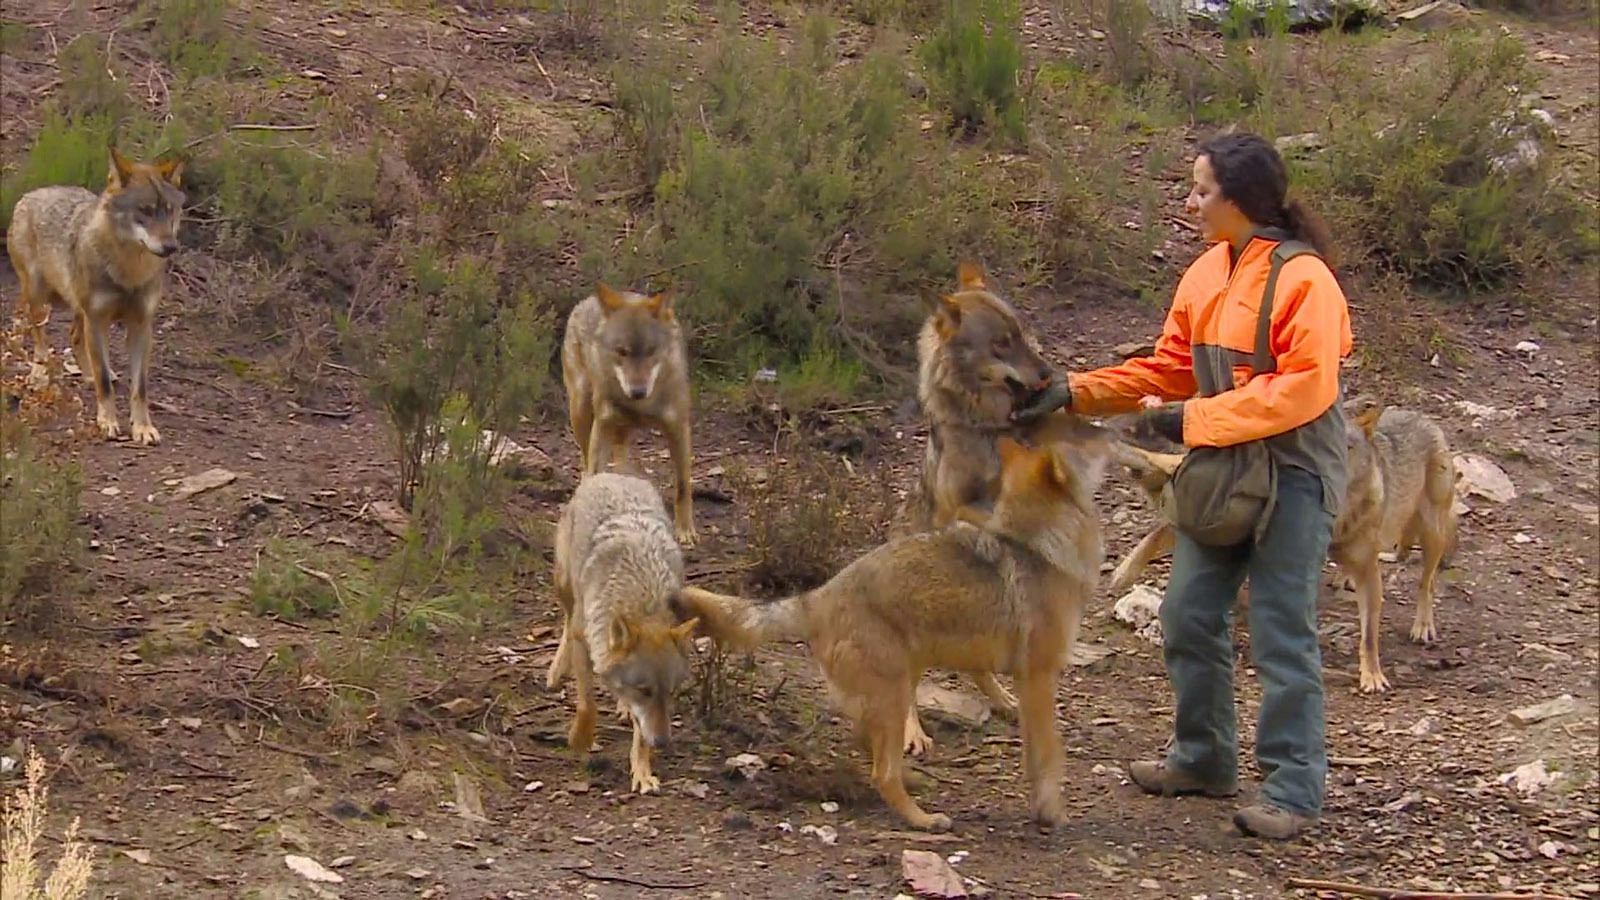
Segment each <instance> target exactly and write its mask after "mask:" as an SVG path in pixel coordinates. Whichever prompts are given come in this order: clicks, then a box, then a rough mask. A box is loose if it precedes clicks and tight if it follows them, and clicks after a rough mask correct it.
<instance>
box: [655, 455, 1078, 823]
mask: <svg viewBox="0 0 1600 900" xmlns="http://www.w3.org/2000/svg"><path fill="white" fill-rule="evenodd" d="M996 452H997V453H999V455H1000V458H1001V466H1002V476H1001V486H1000V490H999V497H998V499H997V501H996V502H995V504H994V507H993V510H992V512H991V511H987V510H981V509H977V508H975V507H967V508H964V509H962V510H959V511H958V512H957V514H956V517H955V518H956V522H955V523H954V524H952V525H950V526H947V527H945V528H943V529H940V530H938V531H930V532H923V533H920V534H914V535H909V536H903V537H899V538H895V539H894V540H891V541H889V542H888V543H886V544H883V545H881V546H879V547H878V548H877V549H875V550H872V551H869V552H868V553H866V554H865V555H863V556H861V557H860V558H858V559H856V560H855V561H854V562H852V563H850V564H849V565H848V566H846V567H845V568H844V569H842V570H840V572H839V573H838V574H837V575H835V576H834V577H833V578H831V579H829V581H828V582H827V583H826V584H824V585H822V586H821V587H819V588H817V589H815V590H812V591H808V592H806V593H804V594H800V595H798V596H794V597H789V598H787V599H783V600H778V601H776V602H762V601H752V600H747V599H743V598H740V597H731V596H727V595H723V594H714V593H711V592H709V591H704V590H700V589H698V588H693V587H688V588H684V589H683V590H682V591H680V592H679V593H678V595H677V597H676V599H675V601H674V605H675V606H676V608H677V611H678V614H679V615H681V616H694V617H696V618H698V619H699V620H700V622H701V623H703V625H704V626H705V630H706V631H707V632H708V633H709V634H711V636H712V637H713V638H715V639H716V640H718V641H720V642H723V643H725V644H727V645H729V646H731V647H735V648H743V649H748V648H751V647H754V646H757V645H760V644H763V643H767V642H771V641H805V642H806V643H807V644H808V645H809V646H810V650H811V657H812V658H813V659H815V660H816V661H817V665H818V666H820V667H821V668H822V672H823V675H824V676H825V677H826V679H827V682H828V688H829V691H830V693H831V694H832V696H833V698H834V700H835V702H836V703H837V704H838V705H839V707H840V709H841V710H842V711H843V712H844V714H845V715H847V716H849V717H850V719H851V720H852V721H853V722H854V723H855V726H856V729H857V734H858V736H859V737H860V738H861V739H862V741H863V743H864V744H865V745H866V747H867V748H868V749H869V750H870V752H871V754H872V783H873V786H874V787H876V788H877V790H878V793H879V794H880V795H881V796H882V797H883V799H884V801H885V802H886V803H888V805H889V807H890V808H891V809H893V810H894V811H895V812H896V813H897V814H899V815H900V817H901V818H903V819H904V820H905V821H906V822H907V823H908V824H910V825H911V826H912V827H913V828H920V829H925V830H930V831H944V830H948V829H949V828H950V825H951V822H950V817H949V816H946V815H943V814H940V813H928V812H926V811H924V810H923V809H922V808H921V807H920V806H918V805H917V803H916V801H914V800H912V799H911V796H910V795H909V794H907V793H906V787H905V779H904V763H905V736H904V729H905V726H906V722H907V719H906V713H905V711H906V709H907V707H908V705H909V704H910V703H911V702H912V697H913V695H914V693H915V691H916V686H917V681H918V680H919V679H920V678H921V677H922V673H923V671H924V670H926V669H928V668H929V667H934V666H937V667H939V668H944V669H956V670H958V671H963V672H971V673H974V674H976V673H982V672H1008V673H1010V674H1012V675H1014V676H1015V677H1016V680H1017V688H1018V691H1019V693H1020V694H1021V704H1020V709H1019V713H1020V720H1021V726H1022V757H1023V768H1024V773H1025V777H1026V778H1027V780H1028V792H1029V810H1030V812H1031V813H1032V816H1033V818H1034V820H1035V821H1037V822H1039V823H1040V824H1044V825H1054V824H1056V823H1058V822H1060V821H1061V819H1062V815H1063V813H1062V809H1061V785H1060V781H1061V773H1062V765H1063V763H1062V750H1061V735H1060V733H1059V731H1058V726H1057V722H1056V715H1055V698H1056V686H1057V683H1058V682H1059V680H1060V677H1061V671H1062V669H1063V668H1064V667H1065V666H1066V664H1067V658H1068V651H1069V650H1070V648H1071V647H1072V645H1073V643H1074V642H1075V641H1076V640H1077V634H1078V626H1079V624H1080V622H1081V619H1082V615H1083V607H1084V604H1085V603H1086V602H1087V600H1088V598H1089V596H1090V595H1091V594H1092V593H1093V591H1094V584H1095V581H1096V580H1097V579H1098V577H1099V570H1100V562H1101V560H1102V559H1103V558H1104V551H1103V548H1102V544H1101V540H1100V525H1099V519H1098V516H1097V515H1096V513H1095V508H1094V491H1095V488H1096V486H1097V485H1098V484H1099V482H1100V479H1101V476H1102V474H1103V472H1104V469H1105V455H1104V453H1105V451H1104V449H1103V448H1102V449H1098V450H1097V449H1094V448H1092V446H1091V445H1089V444H1087V443H1086V444H1084V445H1081V446H1080V448H1079V449H1078V450H1077V451H1069V450H1068V449H1067V447H1066V446H1065V445H1063V444H1052V445H1049V446H1044V447H1041V448H1039V449H1028V448H1026V447H1023V446H1022V445H1021V444H1019V443H1017V442H1016V441H1013V440H1012V439H1010V438H1004V437H1003V438H1001V439H1000V440H999V442H998V443H997V445H996Z"/></svg>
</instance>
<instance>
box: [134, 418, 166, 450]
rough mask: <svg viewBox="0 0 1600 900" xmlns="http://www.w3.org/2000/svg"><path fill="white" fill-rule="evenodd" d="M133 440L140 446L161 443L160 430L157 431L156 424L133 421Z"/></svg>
mask: <svg viewBox="0 0 1600 900" xmlns="http://www.w3.org/2000/svg"><path fill="white" fill-rule="evenodd" d="M133 442H134V443H135V444H138V445H139V446H141V447H153V446H155V445H156V444H159V443H161V432H159V431H157V430H156V426H154V425H152V424H150V423H149V422H145V423H143V424H140V423H138V422H135V423H134V424H133Z"/></svg>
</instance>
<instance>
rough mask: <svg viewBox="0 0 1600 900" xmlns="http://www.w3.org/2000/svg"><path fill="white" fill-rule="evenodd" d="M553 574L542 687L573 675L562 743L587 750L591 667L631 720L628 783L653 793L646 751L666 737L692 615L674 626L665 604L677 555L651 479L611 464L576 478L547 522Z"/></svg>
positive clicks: (678, 577)
mask: <svg viewBox="0 0 1600 900" xmlns="http://www.w3.org/2000/svg"><path fill="white" fill-rule="evenodd" d="M554 574H555V578H554V581H555V592H556V601H557V602H558V603H560V604H561V612H562V626H561V643H560V645H559V646H558V647H557V648H556V656H555V659H553V660H551V662H550V671H549V673H548V675H547V676H546V677H545V686H546V687H549V688H555V687H556V686H557V685H559V684H560V683H561V679H562V677H563V676H566V675H571V676H572V677H573V679H574V680H575V681H576V682H577V692H578V696H577V707H578V708H577V713H576V714H575V715H574V716H573V718H572V726H571V728H570V729H569V730H568V732H567V742H568V744H569V745H570V746H571V747H572V749H574V750H576V751H578V752H579V753H589V752H590V751H591V750H593V749H594V733H595V724H596V719H597V718H598V714H597V712H596V710H595V702H594V676H595V675H596V674H598V675H599V676H600V680H601V682H602V683H604V684H605V686H606V688H607V689H608V690H610V691H611V693H612V694H614V695H616V698H617V702H618V703H619V704H620V706H621V707H622V708H623V709H625V710H626V711H627V714H628V717H629V718H630V719H632V721H633V749H632V752H631V753H630V754H629V763H630V766H629V767H630V770H631V777H630V780H631V782H632V787H633V789H634V790H637V791H638V792H639V793H641V794H648V793H650V792H652V791H658V790H660V789H661V780H660V779H659V778H657V777H656V776H655V774H654V773H652V772H651V770H650V751H651V750H652V749H660V748H662V747H665V746H666V745H667V739H668V736H669V734H670V733H671V730H672V724H671V723H672V695H673V694H674V693H675V692H676V691H677V689H678V685H680V684H682V683H683V679H684V678H685V677H686V676H687V675H688V674H689V663H688V659H687V657H688V652H687V650H686V649H685V646H684V645H685V643H686V642H687V641H688V639H689V635H690V634H691V633H692V632H693V631H694V627H695V622H694V621H688V622H684V623H682V624H678V623H677V621H676V620H675V619H674V618H673V614H672V611H671V608H670V606H669V600H668V598H669V597H670V596H671V595H672V594H673V592H675V591H677V590H678V589H679V588H680V587H682V586H683V553H682V551H681V550H679V549H678V545H677V544H676V543H675V542H674V540H673V537H672V534H671V532H670V529H669V526H668V524H667V511H666V509H665V508H664V507H663V506H662V504H661V495H660V494H659V493H657V492H656V489H655V487H654V486H653V485H651V484H650V483H649V482H648V481H645V480H644V479H642V478H635V477H633V476H631V475H619V474H616V473H613V472H604V473H601V474H598V475H594V476H592V477H589V478H585V479H583V480H582V481H581V482H579V483H578V489H577V490H576V491H574V492H573V494H572V499H571V500H570V501H568V503H567V506H566V508H565V509H563V510H562V512H561V521H560V522H559V523H558V524H557V525H556V563H555V573H554Z"/></svg>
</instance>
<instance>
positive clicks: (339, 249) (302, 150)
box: [187, 133, 378, 267]
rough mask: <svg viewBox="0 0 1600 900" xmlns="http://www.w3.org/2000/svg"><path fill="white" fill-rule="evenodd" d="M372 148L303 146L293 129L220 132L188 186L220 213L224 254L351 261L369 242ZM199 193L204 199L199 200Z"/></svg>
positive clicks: (374, 169) (374, 170)
mask: <svg viewBox="0 0 1600 900" xmlns="http://www.w3.org/2000/svg"><path fill="white" fill-rule="evenodd" d="M377 175H378V152H377V149H376V147H372V148H369V149H367V150H366V151H365V152H336V151H334V150H332V149H325V148H310V147H305V146H302V145H301V144H300V143H299V142H298V141H297V140H296V139H295V138H294V136H292V135H278V134H271V133H261V134H256V133H251V134H249V136H248V137H247V138H246V137H240V136H238V135H227V136H225V137H223V138H221V139H220V140H219V143H218V146H217V148H216V149H215V150H214V151H213V152H211V153H209V154H207V155H206V156H205V157H204V158H203V159H200V160H198V161H197V164H196V165H195V166H194V167H193V175H192V176H190V177H189V178H188V181H189V182H190V184H189V185H188V188H187V189H188V190H189V191H190V192H191V193H192V194H193V195H194V196H195V197H196V198H197V200H199V202H202V203H208V205H210V206H211V207H212V208H213V209H215V211H216V216H217V218H218V219H220V223H219V224H218V226H217V247H216V249H217V250H218V251H220V252H221V253H223V254H227V255H235V256H246V255H251V254H259V255H262V256H265V257H266V258H267V259H269V260H272V261H273V262H276V263H284V262H288V261H296V262H301V263H309V264H311V265H312V266H316V265H318V264H320V265H322V266H325V267H332V261H333V260H335V259H338V260H343V261H344V262H345V263H347V264H348V263H352V262H354V260H355V259H356V258H357V255H358V252H359V249H360V248H363V247H370V246H371V245H372V243H373V242H374V241H375V240H376V237H377V229H376V226H375V224H374V222H373V204H374V202H375V201H376V199H377V195H376V185H377ZM202 198H203V199H202Z"/></svg>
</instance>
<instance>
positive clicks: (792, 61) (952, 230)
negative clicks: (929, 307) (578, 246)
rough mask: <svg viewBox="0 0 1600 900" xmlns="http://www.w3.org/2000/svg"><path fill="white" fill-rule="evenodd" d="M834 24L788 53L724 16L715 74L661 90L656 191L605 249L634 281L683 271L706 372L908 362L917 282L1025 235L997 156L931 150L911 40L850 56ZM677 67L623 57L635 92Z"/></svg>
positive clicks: (682, 287)
mask: <svg viewBox="0 0 1600 900" xmlns="http://www.w3.org/2000/svg"><path fill="white" fill-rule="evenodd" d="M828 27H829V26H828V23H827V22H826V21H825V20H823V19H821V18H817V17H813V18H811V19H808V20H807V22H806V23H805V25H804V29H805V35H806V40H803V41H801V42H799V43H798V44H797V45H796V46H795V47H794V48H793V49H791V50H790V51H789V52H788V53H787V54H785V53H784V52H783V51H782V50H781V49H780V48H779V47H778V46H777V45H776V44H775V43H774V42H772V41H770V40H763V39H757V38H751V37H746V36H743V35H740V34H738V33H736V32H734V31H731V30H728V31H725V32H724V33H723V34H721V35H720V36H719V37H718V39H717V41H716V43H715V44H714V45H713V46H712V47H711V49H710V53H709V54H708V61H707V64H706V71H705V73H704V76H703V78H702V79H700V80H698V81H696V82H694V83H692V84H690V85H686V86H685V87H684V89H683V91H682V92H681V93H678V94H676V95H672V96H668V95H666V94H660V95H658V99H657V100H655V101H652V102H653V103H656V104H657V107H656V109H657V112H655V113H653V116H654V118H653V119H652V120H651V121H653V122H655V123H657V124H656V125H654V126H651V127H652V128H653V130H654V133H656V134H657V135H659V138H658V139H656V140H654V142H653V143H652V142H635V143H634V144H633V145H632V146H633V147H634V150H635V153H636V154H638V155H637V156H635V163H636V165H637V166H638V167H639V168H644V169H647V170H648V169H650V168H659V169H660V172H661V174H660V176H659V177H658V178H657V179H656V181H655V184H654V194H655V204H654V205H653V207H651V208H650V209H649V210H648V211H647V212H646V214H645V215H646V220H645V221H643V222H638V223H632V227H631V228H630V229H629V233H628V235H627V239H626V240H625V241H622V242H620V246H619V247H618V248H617V249H618V250H620V251H621V252H620V253H619V252H616V251H611V252H610V253H609V255H607V256H605V258H604V259H601V260H598V261H597V262H596V264H597V265H600V266H603V267H605V268H606V269H608V270H609V274H608V277H613V278H616V279H617V280H619V281H625V282H628V283H630V284H633V283H634V282H635V280H638V279H642V278H643V277H644V275H645V274H647V273H667V272H670V273H672V274H671V277H672V280H673V282H675V290H679V291H680V298H681V299H680V300H679V302H678V304H677V306H678V309H679V312H680V315H681V316H682V317H683V319H684V320H685V321H686V322H688V323H689V325H690V328H691V329H692V333H693V335H694V349H695V350H696V352H697V353H698V355H699V357H700V359H699V360H698V361H697V363H696V370H697V371H698V372H701V373H712V375H713V376H714V377H730V378H740V377H743V376H745V375H747V374H749V373H750V372H752V371H753V370H755V369H758V368H764V367H768V366H773V367H776V368H777V369H778V370H779V372H780V377H784V378H787V377H788V376H789V374H790V373H791V372H792V371H794V370H797V369H805V368H807V367H810V373H811V375H810V376H808V378H807V380H809V381H812V383H818V380H817V379H815V378H812V377H811V376H814V375H816V374H817V373H818V372H819V371H822V370H825V369H826V370H831V372H832V374H833V375H838V376H839V377H838V378H834V377H832V376H831V375H830V376H829V377H826V378H822V379H820V381H821V382H822V383H831V384H836V385H837V384H841V383H844V382H847V381H849V380H850V379H851V378H852V377H853V376H852V374H851V371H850V367H848V366H842V367H841V366H834V365H833V364H832V363H831V362H829V360H841V359H845V358H849V359H854V360H857V361H860V362H864V363H865V364H866V365H867V366H869V367H870V368H871V369H872V370H873V371H874V372H875V373H876V374H878V375H880V376H886V377H894V376H892V375H890V374H889V373H890V372H891V370H892V369H893V368H894V365H895V364H896V363H903V362H905V361H907V360H908V359H909V358H910V355H911V346H912V335H913V334H914V331H915V324H916V322H917V320H918V319H920V317H921V315H922V312H921V308H920V305H919V304H918V303H917V302H915V300H913V298H912V297H911V296H910V295H909V294H910V293H911V292H912V291H913V290H914V291H915V292H916V293H918V294H920V293H922V292H923V291H924V290H926V289H927V288H928V287H929V286H931V285H933V284H938V285H946V284H949V283H950V281H951V279H952V277H953V275H952V273H953V272H954V270H955V261H956V258H957V256H958V255H962V254H967V253H973V252H982V250H984V249H986V248H989V247H992V246H995V245H996V244H999V243H1001V242H1002V241H1005V240H1008V239H1009V235H1008V234H1007V233H1006V230H1005V229H1003V228H998V227H995V226H996V221H995V215H994V214H995V211H996V210H997V209H998V208H1000V207H1001V205H1003V204H1005V203H1007V202H1009V198H1008V197H1003V196H1002V193H1003V192H1001V191H999V190H997V189H996V188H995V183H994V180H993V179H992V178H990V177H988V173H986V172H983V171H980V170H979V169H978V168H977V167H976V166H975V165H972V164H970V163H969V162H968V161H967V160H965V159H964V158H962V157H960V156H958V155H953V154H951V153H949V152H948V151H947V150H946V149H945V148H942V147H941V148H939V149H938V150H936V151H925V150H924V145H923V143H922V141H921V138H920V133H919V131H918V128H917V125H916V121H915V119H914V118H913V117H912V115H911V109H910V106H909V103H908V99H907V96H906V86H905V70H904V67H903V64H904V56H903V54H902V53H899V52H896V51H895V50H894V49H892V48H889V47H877V48H874V49H873V50H871V51H870V52H868V53H867V54H865V55H864V56H863V58H861V59H860V60H858V61H856V62H855V63H853V64H851V65H848V66H839V65H836V62H837V61H836V59H835V57H834V56H833V51H832V50H831V49H830V47H831V44H830V42H829V41H828V40H827V39H826V35H827V34H828ZM641 55H642V57H643V58H645V59H647V60H648V59H651V58H652V54H648V53H645V54H641ZM668 71H669V69H668V68H667V65H666V64H665V63H663V62H659V61H658V62H653V63H646V64H643V65H641V66H638V67H634V68H629V69H619V70H618V72H617V76H618V77H619V78H620V79H622V81H621V82H620V83H619V85H618V95H619V96H624V97H626V96H634V97H638V96H642V95H643V92H645V91H649V90H651V89H650V88H648V87H645V85H648V84H650V83H652V82H655V83H660V82H664V81H666V80H667V79H668ZM669 101H670V102H671V104H672V105H671V115H670V117H669V116H668V115H667V114H666V113H665V111H664V110H661V109H660V106H662V105H664V104H665V103H667V102H669ZM636 121H638V122H642V121H643V120H642V119H636ZM628 133H632V134H638V133H639V130H638V127H637V126H635V128H634V129H633V130H632V131H630V132H628ZM662 147H667V148H670V152H659V148H662ZM653 148H655V149H653ZM925 153H932V154H936V156H934V157H932V158H929V159H926V160H925V159H923V158H922V157H923V156H924V154H925ZM663 157H665V159H664V160H663ZM591 243H592V244H594V245H597V246H600V247H602V248H609V247H612V246H613V245H615V244H617V243H618V242H616V241H614V240H611V239H606V238H604V237H602V238H601V239H600V240H597V241H592V242H591ZM636 286H638V287H640V288H641V289H642V288H643V287H644V285H642V284H641V285H636Z"/></svg>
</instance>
